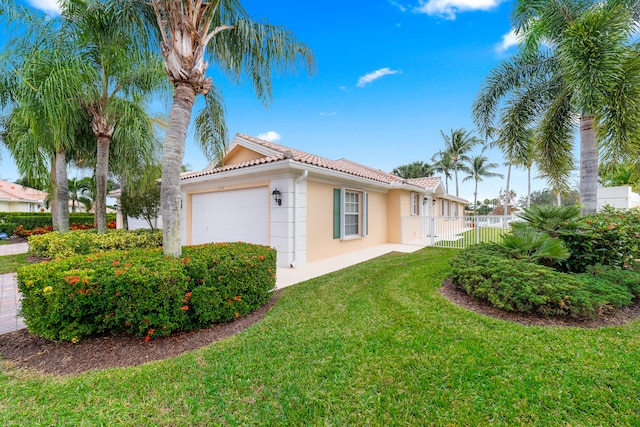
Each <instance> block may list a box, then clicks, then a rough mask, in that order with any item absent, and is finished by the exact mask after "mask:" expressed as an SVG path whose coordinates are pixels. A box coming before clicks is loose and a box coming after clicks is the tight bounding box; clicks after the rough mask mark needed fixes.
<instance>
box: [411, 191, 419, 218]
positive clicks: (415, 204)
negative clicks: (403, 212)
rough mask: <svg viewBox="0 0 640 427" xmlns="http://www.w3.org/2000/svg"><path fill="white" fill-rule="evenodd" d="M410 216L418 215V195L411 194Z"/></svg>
mask: <svg viewBox="0 0 640 427" xmlns="http://www.w3.org/2000/svg"><path fill="white" fill-rule="evenodd" d="M411 215H414V216H417V215H420V194H418V193H411Z"/></svg>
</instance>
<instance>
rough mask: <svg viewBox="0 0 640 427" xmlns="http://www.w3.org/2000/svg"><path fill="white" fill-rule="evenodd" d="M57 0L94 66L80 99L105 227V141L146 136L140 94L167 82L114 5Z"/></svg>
mask: <svg viewBox="0 0 640 427" xmlns="http://www.w3.org/2000/svg"><path fill="white" fill-rule="evenodd" d="M61 6H62V10H63V13H62V14H63V17H64V18H65V24H66V29H67V31H68V33H69V34H70V36H72V37H74V41H75V44H76V49H77V51H78V53H79V55H80V56H81V58H82V59H83V60H84V61H85V62H86V63H88V64H90V65H91V66H92V67H93V70H92V71H93V72H92V73H91V74H90V75H86V76H85V77H86V78H87V80H86V87H85V90H84V91H83V96H82V105H83V107H84V108H85V109H86V110H87V112H88V113H89V116H90V118H91V129H92V131H93V134H94V135H95V138H96V140H97V143H96V144H95V145H94V146H97V150H96V163H95V177H96V194H95V207H96V210H95V213H96V220H97V225H98V227H97V228H98V232H99V233H105V232H106V230H107V222H106V196H107V180H108V174H109V151H110V146H111V145H112V144H119V145H131V146H133V147H135V146H136V145H138V142H139V141H143V140H148V139H149V138H150V136H151V135H152V133H153V130H152V122H151V119H150V118H149V116H148V115H147V113H146V112H145V110H144V108H143V105H142V103H141V100H142V99H143V98H144V97H145V96H147V95H148V94H149V93H150V92H153V91H156V90H158V89H160V88H162V87H163V86H166V83H167V82H166V78H165V77H164V76H165V72H164V68H163V66H162V61H161V60H159V59H158V58H157V57H154V56H152V55H151V52H150V50H149V48H147V46H145V45H142V44H140V43H137V40H136V39H135V35H134V34H133V33H132V32H127V31H124V28H123V27H122V26H121V25H119V23H118V16H117V13H116V11H115V10H114V9H112V8H109V7H107V6H106V5H105V4H104V3H102V2H98V1H87V0H64V1H63V2H62V3H61ZM167 89H168V87H167Z"/></svg>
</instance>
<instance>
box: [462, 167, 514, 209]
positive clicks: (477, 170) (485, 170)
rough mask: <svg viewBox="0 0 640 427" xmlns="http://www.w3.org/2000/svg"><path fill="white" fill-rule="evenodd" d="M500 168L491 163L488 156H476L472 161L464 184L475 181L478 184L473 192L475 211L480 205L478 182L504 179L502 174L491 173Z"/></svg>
mask: <svg viewBox="0 0 640 427" xmlns="http://www.w3.org/2000/svg"><path fill="white" fill-rule="evenodd" d="M497 167H498V164H497V163H490V162H489V158H488V157H487V156H482V155H479V156H474V157H473V158H472V159H471V163H470V166H469V175H467V176H466V177H465V178H464V179H463V180H462V182H466V181H470V180H474V181H475V183H476V186H475V190H474V192H473V206H474V210H475V207H476V205H477V203H478V182H482V181H483V179H484V178H504V175H502V174H501V173H496V172H491V169H495V168H497Z"/></svg>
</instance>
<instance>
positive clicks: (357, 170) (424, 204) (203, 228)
mask: <svg viewBox="0 0 640 427" xmlns="http://www.w3.org/2000/svg"><path fill="white" fill-rule="evenodd" d="M180 188H181V192H182V210H181V220H180V227H181V239H182V243H183V244H185V245H190V244H200V243H208V242H221V241H244V242H251V243H258V244H265V245H269V246H272V247H274V248H275V249H276V250H277V251H278V265H279V266H285V267H288V266H301V265H304V264H305V263H307V262H312V261H318V260H321V259H324V258H328V257H332V256H336V255H342V254H347V253H349V252H352V251H355V250H358V249H363V248H367V247H372V246H376V245H380V244H384V243H407V242H406V240H408V239H414V238H415V239H418V238H421V237H422V236H420V234H424V233H428V232H429V230H427V229H426V228H425V227H423V226H421V225H420V224H423V223H424V222H416V223H415V226H414V225H412V224H411V223H410V222H406V221H405V219H406V218H411V217H421V216H442V217H445V216H446V217H448V218H463V216H464V207H465V205H467V203H468V202H467V200H465V199H461V198H458V197H455V196H452V195H449V194H447V193H446V192H445V190H444V187H443V185H442V182H441V180H440V178H437V177H430V178H419V179H402V178H399V177H397V176H395V175H392V174H390V173H387V172H383V171H381V170H379V169H374V168H371V167H368V166H364V165H361V164H358V163H354V162H352V161H349V160H346V159H339V160H330V159H327V158H324V157H320V156H317V155H314V154H310V153H306V152H304V151H300V150H296V149H294V148H289V147H285V146H282V145H279V144H274V143H272V142H268V141H263V140H260V139H257V138H254V137H251V136H247V135H242V134H238V135H236V137H235V138H234V139H233V141H232V142H231V144H230V146H229V150H228V153H227V155H226V156H225V158H224V159H223V161H222V162H220V163H219V164H210V165H209V166H207V167H206V168H205V169H204V170H202V171H199V172H187V173H184V174H182V176H181V182H180ZM451 221H458V219H451ZM462 223H463V225H464V220H463V219H462ZM431 232H433V231H431ZM407 236H409V237H407Z"/></svg>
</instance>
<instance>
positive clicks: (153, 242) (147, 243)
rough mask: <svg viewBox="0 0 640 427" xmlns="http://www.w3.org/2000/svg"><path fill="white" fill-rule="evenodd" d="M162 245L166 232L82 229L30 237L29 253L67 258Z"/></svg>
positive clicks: (46, 256) (43, 256)
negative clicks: (104, 231)
mask: <svg viewBox="0 0 640 427" xmlns="http://www.w3.org/2000/svg"><path fill="white" fill-rule="evenodd" d="M161 244H162V232H161V231H151V230H134V231H127V230H109V232H108V233H106V234H98V233H97V232H96V231H95V230H78V231H70V232H69V233H65V234H60V233H58V232H53V233H49V234H47V235H42V236H32V237H30V238H29V251H30V253H32V254H33V255H36V256H39V257H41V258H50V259H54V258H65V257H70V256H74V255H87V254H91V253H95V252H105V251H111V250H125V249H145V248H157V247H158V246H160V245H161Z"/></svg>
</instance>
